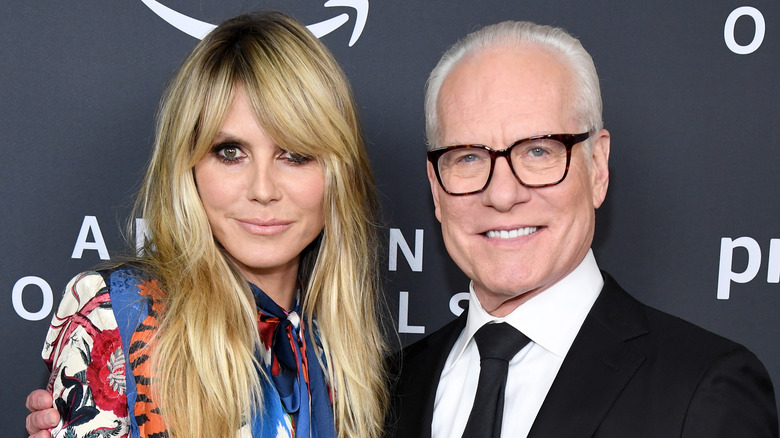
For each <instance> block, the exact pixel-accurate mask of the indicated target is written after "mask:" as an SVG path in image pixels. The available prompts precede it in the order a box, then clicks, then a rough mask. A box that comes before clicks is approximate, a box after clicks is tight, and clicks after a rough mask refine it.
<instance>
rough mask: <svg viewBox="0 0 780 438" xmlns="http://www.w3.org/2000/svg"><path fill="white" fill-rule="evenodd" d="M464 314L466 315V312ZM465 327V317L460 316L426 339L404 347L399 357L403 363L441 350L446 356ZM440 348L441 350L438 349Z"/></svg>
mask: <svg viewBox="0 0 780 438" xmlns="http://www.w3.org/2000/svg"><path fill="white" fill-rule="evenodd" d="M464 313H468V311H467V310H465V311H464ZM465 326H466V316H465V315H461V316H459V317H458V318H455V319H453V320H452V321H450V322H448V323H447V324H445V325H444V326H442V327H441V328H439V329H438V330H436V331H434V332H432V333H431V334H429V335H427V336H426V337H424V338H422V339H420V340H418V341H416V342H414V343H412V344H410V345H408V346H406V347H405V348H404V349H403V350H401V353H400V354H401V355H402V357H403V358H404V360H405V361H408V360H410V359H412V358H416V357H418V356H420V355H430V354H431V353H434V352H436V351H438V350H442V352H443V354H448V353H449V351H450V347H452V344H454V343H455V340H456V339H457V338H458V336H459V335H460V332H461V331H463V328H464V327H465ZM438 347H442V348H438Z"/></svg>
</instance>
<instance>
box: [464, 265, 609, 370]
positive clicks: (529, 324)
mask: <svg viewBox="0 0 780 438" xmlns="http://www.w3.org/2000/svg"><path fill="white" fill-rule="evenodd" d="M603 286H604V278H603V277H602V276H601V272H600V271H599V267H598V265H597V264H596V258H595V257H594V256H593V250H588V253H587V254H586V256H585V258H584V259H583V260H582V262H580V264H579V266H577V267H576V268H575V269H574V270H573V271H572V272H570V273H569V274H568V275H567V276H566V277H564V278H563V279H561V280H560V281H559V282H557V283H555V284H554V285H552V286H550V287H549V288H548V289H547V290H545V291H544V292H542V293H540V294H539V295H537V296H535V297H533V298H531V299H530V300H528V301H526V302H525V303H523V304H522V305H520V306H518V307H517V308H516V309H515V310H513V311H512V313H510V314H509V315H507V316H505V317H503V318H498V317H495V316H492V315H490V314H489V313H487V311H485V309H483V308H482V305H481V304H480V303H479V299H478V298H477V296H476V295H475V293H474V282H473V281H472V282H471V283H470V284H469V308H468V312H469V313H468V319H467V320H466V328H465V329H464V330H463V334H462V335H461V336H460V338H458V341H457V342H456V343H455V345H454V346H453V352H454V353H455V360H454V361H453V363H455V362H457V360H458V359H460V356H461V355H462V354H463V351H464V350H465V349H466V347H467V346H468V345H469V343H470V342H471V338H473V337H474V334H475V333H476V332H477V330H479V329H480V328H481V327H482V326H483V325H485V324H487V323H489V322H506V323H508V324H510V325H511V326H513V327H514V328H516V329H518V330H520V331H521V332H523V334H525V335H526V336H528V337H529V338H530V339H531V341H532V342H534V343H535V344H537V345H539V346H541V347H542V348H544V349H546V350H548V351H549V352H551V353H552V354H555V355H556V356H559V357H561V358H563V357H565V356H566V353H567V352H568V351H569V347H571V344H572V342H574V338H575V337H576V336H577V333H578V332H579V330H580V327H581V326H582V323H583V322H584V321H585V317H586V316H587V315H588V312H589V311H590V308H591V307H592V306H593V303H594V302H595V301H596V298H597V297H598V295H599V292H600V291H601V288H602V287H603Z"/></svg>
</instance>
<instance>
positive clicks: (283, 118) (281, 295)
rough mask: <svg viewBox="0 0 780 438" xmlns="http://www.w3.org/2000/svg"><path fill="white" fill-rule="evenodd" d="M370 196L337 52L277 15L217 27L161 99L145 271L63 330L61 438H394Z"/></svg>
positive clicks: (75, 302)
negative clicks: (385, 429) (389, 430)
mask: <svg viewBox="0 0 780 438" xmlns="http://www.w3.org/2000/svg"><path fill="white" fill-rule="evenodd" d="M373 190H374V188H373V179H372V175H371V172H370V169H369V164H368V158H367V156H366V152H365V149H364V146H363V144H362V140H361V134H360V131H359V128H358V122H357V116H356V114H355V110H354V103H353V99H352V96H351V91H350V89H349V86H348V83H347V81H346V78H345V77H344V74H343V73H342V71H341V70H340V68H339V66H338V65H337V63H336V62H335V60H334V59H333V57H332V55H331V54H330V53H329V52H328V50H327V49H326V48H325V47H324V46H323V45H322V44H321V43H320V42H319V41H318V40H317V39H316V38H314V37H313V36H312V35H311V34H310V33H309V32H308V31H307V30H306V29H305V27H303V26H302V25H300V24H299V23H297V22H296V21H294V20H292V19H290V18H288V17H286V16H284V15H282V14H279V13H263V14H252V15H242V16H239V17H236V18H233V19H230V20H228V21H226V22H225V23H223V24H221V25H220V26H219V27H217V28H216V29H215V30H214V31H213V32H212V33H210V34H209V35H208V36H207V37H206V38H205V39H204V40H203V41H202V42H201V43H200V44H198V46H197V47H196V48H195V49H194V51H193V52H192V53H191V54H190V56H189V57H188V58H187V59H186V60H185V61H184V64H183V65H182V67H181V68H180V69H179V71H178V73H177V75H176V76H175V78H174V79H173V81H172V83H171V84H170V85H169V87H168V89H167V91H166V93H165V95H164V96H163V99H162V104H161V109H160V115H159V120H158V126H157V139H156V145H155V148H154V152H153V154H152V157H151V161H150V164H149V168H148V171H147V174H146V178H145V181H144V184H143V187H142V190H141V192H140V195H139V201H138V204H137V208H138V212H137V213H138V214H139V215H142V216H143V217H144V218H145V219H146V224H147V228H148V230H149V242H148V245H147V247H146V251H145V255H143V256H142V257H140V258H138V259H137V260H133V261H131V262H129V263H125V264H122V265H120V266H117V267H114V268H111V269H108V270H102V271H97V272H87V273H83V274H80V275H79V276H77V277H76V278H74V279H73V280H72V281H71V283H70V284H69V285H68V286H67V289H66V292H65V295H64V297H63V300H62V303H61V304H60V307H59V309H58V310H57V312H56V313H55V315H54V317H53V319H52V326H51V328H50V330H49V333H48V336H47V338H46V343H45V346H44V351H43V356H44V359H45V360H46V361H47V364H48V365H49V366H50V367H51V370H52V374H51V379H50V384H49V390H50V392H51V393H52V394H53V397H54V402H55V407H57V408H58V410H59V414H60V416H61V417H62V421H61V422H60V423H59V425H58V426H57V427H56V428H54V429H53V430H52V431H51V433H52V435H53V436H63V437H66V436H67V437H81V436H101V437H113V436H116V437H124V436H133V437H139V436H140V437H150V438H151V437H162V436H177V437H209V438H213V437H225V436H236V435H238V436H255V437H277V436H285V437H286V436H307V437H308V436H312V437H320V438H322V437H331V436H333V437H335V436H338V437H372V436H379V435H381V425H382V421H383V407H384V406H386V404H387V403H386V402H387V394H386V389H385V385H384V370H383V359H382V358H383V354H384V350H385V346H384V344H383V340H382V338H381V336H380V332H379V327H378V325H379V324H378V321H377V316H376V315H377V312H376V309H375V294H376V292H377V284H376V278H375V269H374V267H375V263H374V254H375V253H374V250H375V243H376V242H375V234H374V231H375V230H374V223H373V208H374V207H375V202H376V201H375V197H374V191H373ZM33 395H34V394H33ZM28 430H29V431H30V432H31V433H32V432H34V431H35V428H34V427H32V428H31V426H30V421H29V419H28ZM43 433H44V434H45V433H46V431H44V432H43Z"/></svg>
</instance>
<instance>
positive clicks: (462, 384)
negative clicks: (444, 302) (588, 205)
mask: <svg viewBox="0 0 780 438" xmlns="http://www.w3.org/2000/svg"><path fill="white" fill-rule="evenodd" d="M603 286H604V279H603V278H602V276H601V272H600V271H599V268H598V265H597V264H596V259H595V258H594V257H593V251H592V250H591V251H588V254H587V255H586V256H585V258H584V259H583V261H582V262H581V263H580V265H579V266H578V267H577V268H576V269H574V271H572V272H571V273H570V274H569V275H567V276H566V277H564V278H563V279H562V280H561V281H559V282H558V283H556V284H554V285H553V286H551V287H550V288H549V289H547V290H545V291H544V292H542V293H540V294H539V295H537V296H535V297H533V298H531V299H530V300H528V301H527V302H525V303H523V304H522V305H520V306H518V307H517V309H515V310H514V311H512V313H510V314H509V315H507V316H505V317H503V318H498V317H495V316H492V315H490V314H488V313H487V312H486V311H485V309H483V308H482V306H481V305H480V303H479V300H478V299H477V297H476V295H475V294H474V286H473V284H472V285H470V286H469V289H470V297H469V309H468V312H469V313H468V319H467V322H466V327H465V328H464V329H463V332H461V334H460V337H459V338H458V340H457V341H456V342H455V345H454V346H453V347H452V350H451V351H450V354H449V356H448V358H447V362H446V363H445V364H444V370H443V371H442V374H441V378H440V379H439V387H438V389H437V390H436V401H435V404H434V408H433V423H432V425H431V428H432V429H431V433H432V438H454V437H460V436H462V435H463V431H464V430H465V429H466V422H467V421H468V418H469V413H470V412H471V406H472V405H473V404H474V396H475V394H476V392H477V382H478V380H479V369H480V367H479V350H478V349H477V344H476V342H474V340H473V339H472V338H473V337H474V333H476V332H477V330H479V328H480V327H482V326H483V325H484V324H487V323H488V322H492V321H496V322H506V323H508V324H510V325H512V326H513V327H515V328H516V329H518V330H520V331H521V332H523V334H525V335H526V336H528V337H529V338H530V339H531V342H530V343H529V344H528V345H527V346H526V347H525V348H523V349H522V350H520V352H519V353H517V355H516V356H515V357H514V358H513V359H512V360H511V361H509V374H508V376H507V383H506V392H505V398H504V415H503V425H502V428H501V436H502V438H509V437H513V438H514V437H525V436H527V435H528V432H529V431H530V430H531V425H532V424H533V422H534V419H535V418H536V414H537V413H538V412H539V408H541V406H542V402H544V398H545V397H546V396H547V392H548V391H549V390H550V386H552V383H553V380H554V379H555V376H556V375H557V374H558V370H559V369H560V367H561V364H562V363H563V359H564V358H565V357H566V353H567V352H568V351H569V347H571V344H572V342H574V338H575V337H576V336H577V333H578V332H579V330H580V327H581V326H582V323H583V321H584V320H585V317H586V316H587V314H588V312H589V311H590V308H591V307H592V306H593V303H594V302H595V301H596V298H597V297H598V295H599V292H600V291H601V288H602V287H603Z"/></svg>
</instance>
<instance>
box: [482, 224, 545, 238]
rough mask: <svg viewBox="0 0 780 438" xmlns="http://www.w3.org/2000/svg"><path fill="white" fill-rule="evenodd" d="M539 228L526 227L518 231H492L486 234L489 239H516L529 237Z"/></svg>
mask: <svg viewBox="0 0 780 438" xmlns="http://www.w3.org/2000/svg"><path fill="white" fill-rule="evenodd" d="M536 230H537V227H524V228H518V229H516V230H500V231H499V230H491V231H488V232H487V233H485V234H486V235H487V237H490V238H493V237H498V238H499V239H514V238H515V237H520V236H527V235H529V234H531V233H535V232H536Z"/></svg>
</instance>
